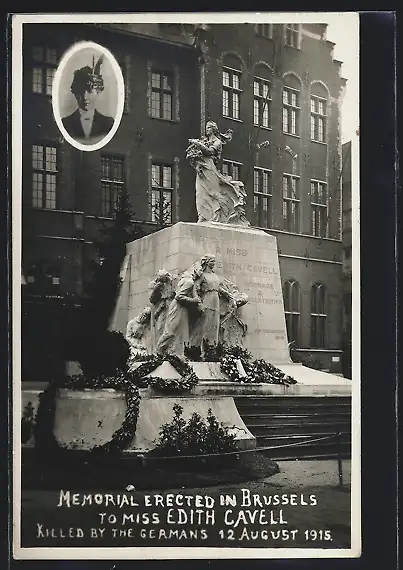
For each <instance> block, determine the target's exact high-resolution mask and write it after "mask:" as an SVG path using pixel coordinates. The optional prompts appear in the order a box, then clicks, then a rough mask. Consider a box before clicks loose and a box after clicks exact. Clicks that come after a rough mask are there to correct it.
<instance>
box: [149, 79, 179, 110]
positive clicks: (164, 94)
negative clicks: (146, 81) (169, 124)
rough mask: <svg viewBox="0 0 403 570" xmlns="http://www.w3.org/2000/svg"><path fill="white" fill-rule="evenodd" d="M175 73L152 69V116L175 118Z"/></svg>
mask: <svg viewBox="0 0 403 570" xmlns="http://www.w3.org/2000/svg"><path fill="white" fill-rule="evenodd" d="M173 85H174V84H173V75H172V74H170V73H167V72H165V71H164V72H162V71H154V70H152V71H151V116H152V117H155V118H157V119H167V120H172V118H173V96H174V87H173Z"/></svg>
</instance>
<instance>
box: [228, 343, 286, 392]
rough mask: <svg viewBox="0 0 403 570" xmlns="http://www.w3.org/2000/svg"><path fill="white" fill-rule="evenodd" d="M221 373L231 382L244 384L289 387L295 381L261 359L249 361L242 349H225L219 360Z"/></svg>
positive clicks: (247, 352)
mask: <svg viewBox="0 0 403 570" xmlns="http://www.w3.org/2000/svg"><path fill="white" fill-rule="evenodd" d="M237 360H238V361H240V362H241V363H242V366H243V369H244V370H245V373H246V376H244V375H242V374H241V373H240V371H239V369H238V366H237ZM220 368H221V371H222V372H223V373H224V374H226V375H227V376H228V377H229V379H230V380H231V381H232V382H241V383H244V384H253V383H256V384H280V385H283V386H290V385H291V384H296V383H297V381H296V380H295V378H292V376H289V375H288V374H285V373H284V372H283V371H282V370H280V369H279V368H276V367H275V366H273V364H270V363H269V362H266V361H265V360H264V359H263V358H257V359H256V360H253V361H251V354H250V352H249V351H247V350H245V349H243V348H242V347H237V346H235V347H226V348H224V355H223V356H222V358H221V360H220Z"/></svg>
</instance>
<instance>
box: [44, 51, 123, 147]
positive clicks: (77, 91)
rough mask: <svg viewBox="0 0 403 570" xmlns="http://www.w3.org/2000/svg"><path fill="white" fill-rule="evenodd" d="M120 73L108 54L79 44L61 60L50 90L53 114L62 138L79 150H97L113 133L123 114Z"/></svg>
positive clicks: (109, 53)
mask: <svg viewBox="0 0 403 570" xmlns="http://www.w3.org/2000/svg"><path fill="white" fill-rule="evenodd" d="M124 92H125V90H124V82H123V75H122V70H121V69H120V66H119V64H118V63H117V61H116V59H115V58H114V57H113V55H112V54H111V52H110V51H109V50H107V49H106V48H104V47H103V46H101V45H99V44H96V43H94V42H78V43H76V44H74V45H73V46H72V47H71V48H70V49H69V50H68V51H67V52H66V53H65V54H64V56H63V57H62V60H61V62H60V64H59V67H58V68H57V70H56V74H55V78H54V81H53V90H52V106H53V114H54V117H55V120H56V123H57V126H58V127H59V129H60V131H61V133H62V135H63V137H64V138H65V139H66V141H67V142H69V143H70V144H71V145H73V146H74V147H76V148H78V149H79V150H86V151H92V150H98V149H100V148H102V147H103V146H105V145H106V144H107V143H108V142H109V141H110V140H111V139H112V137H113V136H114V134H115V133H116V131H117V129H118V127H119V124H120V121H121V118H122V114H123V106H124Z"/></svg>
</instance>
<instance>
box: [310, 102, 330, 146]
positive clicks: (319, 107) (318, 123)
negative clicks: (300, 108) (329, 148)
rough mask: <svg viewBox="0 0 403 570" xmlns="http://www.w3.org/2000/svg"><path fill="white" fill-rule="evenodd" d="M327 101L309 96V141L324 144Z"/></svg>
mask: <svg viewBox="0 0 403 570" xmlns="http://www.w3.org/2000/svg"><path fill="white" fill-rule="evenodd" d="M326 106H327V100H326V99H322V97H317V96H316V95H312V96H311V140H313V141H317V142H326V118H327V109H326Z"/></svg>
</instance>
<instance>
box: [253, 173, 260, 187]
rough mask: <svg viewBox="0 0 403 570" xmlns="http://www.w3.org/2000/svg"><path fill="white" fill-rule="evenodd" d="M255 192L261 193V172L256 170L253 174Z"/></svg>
mask: <svg viewBox="0 0 403 570" xmlns="http://www.w3.org/2000/svg"><path fill="white" fill-rule="evenodd" d="M253 190H254V192H258V191H259V172H258V170H255V171H254V172H253Z"/></svg>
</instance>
